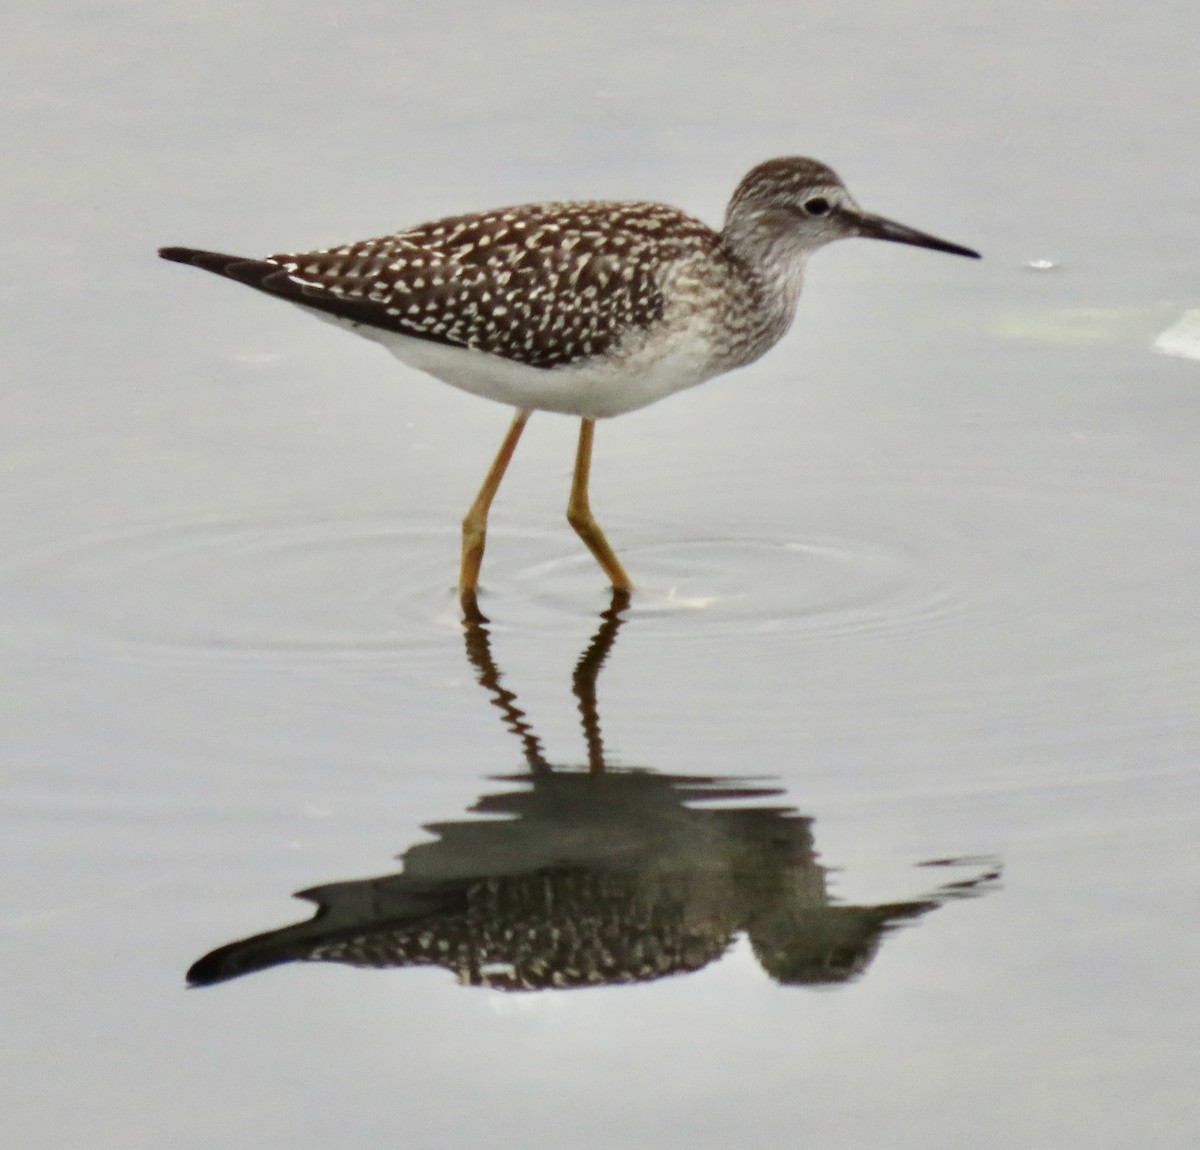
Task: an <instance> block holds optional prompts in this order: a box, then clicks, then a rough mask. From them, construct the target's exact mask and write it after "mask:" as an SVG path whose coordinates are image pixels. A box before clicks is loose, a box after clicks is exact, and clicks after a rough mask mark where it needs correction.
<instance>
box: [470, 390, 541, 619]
mask: <svg viewBox="0 0 1200 1150" xmlns="http://www.w3.org/2000/svg"><path fill="white" fill-rule="evenodd" d="M528 419H529V412H527V411H518V412H517V414H516V415H515V416H513V421H512V423H511V424H510V425H509V428H508V434H507V435H506V436H505V437H504V442H503V443H502V444H500V450H499V451H498V452H497V453H496V458H495V460H493V462H492V467H491V470H490V471H489V472H488V473H487V478H486V479H485V480H484V481H483V486H482V487H481V488H480V489H479V494H478V495H476V496H475V502H474V503H472V504H471V510H470V511H468V512H467V514H466V517H465V518H464V519H463V534H462V566H461V567H459V571H458V589H459V591H460V592H461V593H462V594H463V595H474V593H475V588H476V587H477V586H478V585H479V568H480V566H481V565H482V563H483V545H484V543H486V542H487V517H488V509H489V508H490V507H491V506H492V500H493V499H495V497H496V490H497V488H499V486H500V480H502V479H503V478H504V472H505V471H506V470H507V468H508V461H509V460H510V459H512V456H513V452H514V451H515V450H516V447H517V440H518V439H520V438H521V432H522V431H524V430H525V424H526V422H527V421H528Z"/></svg>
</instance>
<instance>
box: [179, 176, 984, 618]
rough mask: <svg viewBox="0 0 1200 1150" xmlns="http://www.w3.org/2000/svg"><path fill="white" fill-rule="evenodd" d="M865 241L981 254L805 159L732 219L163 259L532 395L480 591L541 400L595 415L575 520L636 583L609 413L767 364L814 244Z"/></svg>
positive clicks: (447, 222) (520, 409) (509, 212)
mask: <svg viewBox="0 0 1200 1150" xmlns="http://www.w3.org/2000/svg"><path fill="white" fill-rule="evenodd" d="M851 236H866V237H868V238H870V239H877V240H891V241H894V242H896V243H902V244H912V245H914V246H916V247H924V248H932V249H934V250H936V251H942V252H950V253H952V254H954V255H960V256H970V257H972V258H975V259H977V258H978V253H977V252H974V251H972V250H971V249H970V248H965V247H961V246H960V245H958V244H952V243H948V242H947V241H945V240H940V239H937V238H936V237H935V236H931V235H927V234H926V233H924V232H919V231H916V230H915V229H913V228H908V227H905V226H904V225H902V224H897V223H894V222H892V221H891V220H887V219H884V218H883V217H881V216H876V215H871V214H870V213H868V212H864V211H863V210H862V209H861V208H860V207H859V206H858V204H857V203H856V202H855V200H854V198H853V197H852V196H851V195H850V193H849V192H848V191H847V190H846V188H845V186H844V185H843V183H842V181H841V180H840V179H839V178H838V176H837V174H836V173H835V172H834V171H833V170H832V169H831V168H828V167H826V165H824V164H822V163H819V162H818V161H816V160H810V159H806V158H803V157H786V158H782V159H775V160H768V161H766V162H765V163H762V164H759V165H758V166H757V167H756V168H754V169H752V170H751V171H750V172H749V173H748V174H747V175H746V177H745V178H744V179H743V180H742V182H741V183H740V184H739V185H738V187H737V190H736V191H735V192H734V194H733V198H732V199H731V200H730V201H729V207H728V208H727V210H726V213H725V223H724V226H723V227H722V228H721V230H720V231H715V230H714V229H712V228H710V227H708V226H707V225H706V224H704V223H701V222H700V221H699V220H697V219H694V218H692V217H691V216H689V215H686V214H685V213H684V212H681V211H679V210H678V209H676V208H672V207H668V206H666V205H663V204H655V203H643V202H629V203H620V202H604V201H598V202H581V203H537V204H523V205H520V206H518V207H511V208H498V209H496V210H494V211H490V212H479V213H475V214H472V215H465V216H451V217H448V218H446V219H442V220H436V221H434V222H433V223H428V224H422V225H420V226H419V227H415V228H412V229H410V230H408V231H403V232H397V233H395V234H393V235H388V236H381V237H379V238H377V239H371V240H362V241H360V242H358V243H352V244H344V245H342V246H341V247H335V248H323V249H321V250H319V251H313V252H304V253H295V254H284V255H275V256H268V257H267V258H266V259H246V258H243V257H241V256H230V255H222V254H220V253H217V252H210V251H201V250H196V249H194V248H179V247H170V248H162V249H161V250H160V252H159V255H161V256H162V257H163V258H164V259H168V260H174V261H176V262H178V263H189V264H194V265H195V266H197V267H200V268H203V269H205V270H206V271H211V272H216V273H217V274H219V275H223V276H227V277H228V278H229V279H233V280H238V281H239V282H241V283H244V284H249V285H250V286H251V287H254V288H257V289H259V290H260V291H264V292H267V293H268V294H270V295H276V296H280V297H281V298H283V299H286V300H288V301H290V302H291V303H295V304H298V305H300V306H301V307H304V308H306V309H307V310H309V311H312V312H313V313H314V314H316V315H318V316H321V317H322V318H325V319H331V320H334V321H336V322H338V323H341V324H344V325H346V326H348V327H350V328H351V329H352V330H354V331H356V332H357V333H358V334H359V335H363V336H366V337H367V338H369V339H373V340H376V341H377V342H379V343H381V344H383V345H384V347H386V348H387V349H388V350H389V351H391V352H392V353H393V354H394V355H395V356H397V357H398V358H399V359H401V360H402V361H403V362H405V363H407V364H409V365H411V366H412V367H416V368H420V369H421V370H422V371H426V372H428V373H429V374H430V375H433V376H436V377H437V378H438V379H441V380H444V381H445V382H446V383H449V384H453V385H454V386H455V387H459V388H462V389H463V390H465V391H469V392H472V393H474V394H475V395H482V396H485V397H487V398H488V399H494V400H497V401H499V402H500V403H504V404H507V405H509V406H510V407H514V408H516V414H515V416H514V418H513V421H512V424H511V425H510V427H509V429H508V433H507V435H506V436H505V437H504V442H503V443H502V444H501V446H500V451H499V453H498V454H497V455H496V458H495V460H494V462H493V463H492V466H491V469H490V470H489V472H488V474H487V478H486V479H485V480H484V483H483V486H482V487H481V488H480V490H479V494H478V496H477V497H476V499H475V502H474V503H473V504H472V505H471V508H470V510H469V511H468V512H467V515H466V518H465V519H464V520H463V538H462V562H461V567H460V571H459V588H460V591H461V592H462V593H463V594H464V595H469V594H472V593H473V592H474V591H475V588H476V586H477V584H478V581H479V569H480V565H481V563H482V561H483V549H484V542H485V537H486V531H487V517H488V510H489V508H490V507H491V503H492V499H493V498H494V496H495V494H496V491H497V489H498V487H499V486H500V481H501V479H502V478H503V477H504V472H505V469H506V468H507V467H508V463H509V460H510V459H511V458H512V454H513V451H514V449H515V448H516V445H517V440H518V439H519V438H520V435H521V432H522V430H523V429H524V427H525V423H526V421H527V420H528V418H529V416H530V413H531V412H533V411H557V412H563V413H566V414H568V415H575V416H579V417H580V418H581V419H582V425H581V427H580V432H579V445H578V449H577V452H576V457H575V474H574V479H573V481H572V484H571V494H570V499H569V501H568V503H567V519H568V520H569V521H570V523H571V526H572V527H574V529H575V530H576V532H578V534H579V536H580V538H581V539H582V540H583V541H584V543H586V544H587V546H588V548H589V549H590V550H591V552H592V554H593V555H594V556H595V557H596V559H597V561H598V562H599V563H600V566H601V567H602V568H603V569H604V572H605V574H606V575H607V576H608V577H609V579H610V580H611V581H612V585H613V587H614V588H616V589H618V590H627V589H629V588H631V587H632V584H631V582H630V579H629V576H628V575H627V574H626V573H625V569H624V568H623V567H622V566H621V563H620V561H619V560H618V559H617V556H616V554H615V553H614V552H613V549H612V548H611V547H610V546H609V544H608V541H607V540H606V539H605V537H604V533H603V532H602V531H601V530H600V527H599V525H598V524H597V523H596V520H595V519H594V518H593V516H592V512H591V507H590V504H589V499H588V475H589V472H590V468H591V456H592V438H593V433H594V430H595V421H596V420H597V419H604V418H607V417H610V416H614V415H622V414H624V413H625V412H627V411H634V410H636V409H637V408H639V407H645V406H646V405H647V404H649V403H654V402H655V401H656V400H659V399H662V398H664V397H665V396H668V395H671V394H672V393H673V392H676V391H681V390H683V389H684V388H687V387H693V386H695V385H696V384H698V383H703V382H704V381H705V380H707V379H711V378H712V377H713V376H716V375H720V374H722V373H723V372H726V371H730V370H731V369H733V368H735V367H743V366H744V365H746V364H748V363H751V362H752V361H753V360H756V359H758V358H759V356H761V355H762V354H763V353H764V352H765V351H767V349H768V348H770V347H772V346H773V345H774V344H775V343H776V342H778V340H779V339H780V338H781V337H782V336H783V334H784V333H785V332H786V331H787V329H788V327H789V326H790V325H791V322H792V317H793V315H794V314H795V310H796V301H797V299H798V297H799V295H800V288H801V285H802V282H803V275H804V267H805V264H806V262H807V260H808V257H809V256H810V255H812V253H813V252H815V251H816V250H817V249H818V248H820V247H823V246H824V245H825V244H827V243H830V242H832V241H833V240H838V239H845V238H848V237H851Z"/></svg>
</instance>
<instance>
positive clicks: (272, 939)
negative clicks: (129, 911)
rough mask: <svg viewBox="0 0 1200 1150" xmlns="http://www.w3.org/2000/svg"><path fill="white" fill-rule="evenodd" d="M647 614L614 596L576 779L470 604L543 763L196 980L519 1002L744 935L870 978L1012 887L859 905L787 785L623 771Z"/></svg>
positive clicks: (590, 655) (657, 968) (466, 623)
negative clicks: (622, 671)
mask: <svg viewBox="0 0 1200 1150" xmlns="http://www.w3.org/2000/svg"><path fill="white" fill-rule="evenodd" d="M628 603H629V599H628V595H627V594H625V593H622V592H615V593H614V595H613V600H612V603H611V605H610V606H609V607H608V609H607V610H605V611H604V612H603V613H602V615H601V617H600V625H599V628H598V629H597V631H596V633H595V634H594V635H593V637H592V639H591V641H590V643H589V644H588V646H587V647H586V648H585V650H584V652H583V653H582V655H581V656H580V658H579V660H578V662H577V663H576V666H575V669H574V673H573V677H572V687H573V691H574V695H575V698H576V700H577V702H578V706H579V712H580V716H581V719H582V724H583V735H584V741H585V744H586V747H587V765H586V766H583V767H562V766H555V765H553V764H551V763H550V762H549V761H548V760H547V759H546V756H545V754H544V751H543V747H542V744H541V741H540V739H539V738H538V735H537V733H536V731H535V730H534V729H533V727H532V726H531V725H530V723H529V721H528V719H527V717H526V715H525V712H524V711H523V710H522V709H521V708H520V706H519V705H518V701H517V696H516V695H515V694H514V693H513V692H512V691H511V690H509V689H508V688H506V687H505V686H504V685H503V675H502V673H501V671H500V669H499V667H498V666H497V664H496V662H495V659H494V657H493V654H492V649H491V637H490V634H489V630H488V622H487V620H486V619H485V618H484V617H483V615H482V614H480V612H479V611H478V609H477V607H476V606H475V603H474V600H473V599H470V598H468V599H467V600H466V601H465V602H464V614H465V618H464V620H463V635H464V641H465V644H466V651H467V657H468V658H469V659H470V661H471V664H472V666H473V667H474V669H475V672H476V675H477V677H478V680H479V683H480V684H481V685H482V686H483V687H484V688H485V689H486V690H487V691H488V693H489V695H490V696H491V702H492V703H493V705H494V706H496V707H497V708H498V709H499V710H500V712H501V713H502V715H503V716H504V720H505V725H506V726H507V727H508V729H509V730H510V731H512V732H513V734H514V735H516V736H517V738H518V739H519V740H520V742H521V745H522V749H523V752H524V759H525V767H526V769H525V770H524V771H523V772H522V773H519V774H514V775H506V776H498V777H496V778H495V780H494V781H496V782H499V783H505V784H511V786H510V788H509V789H504V790H497V791H494V792H491V793H486V794H484V795H482V796H481V797H480V799H479V800H478V802H477V803H476V804H475V805H474V806H473V807H472V808H471V811H470V813H471V814H473V815H477V816H490V817H484V818H472V819H460V820H455V821H451V822H440V823H432V824H429V825H428V826H426V827H425V829H426V830H427V831H429V832H430V833H431V834H433V835H434V836H436V837H435V841H433V842H423V843H419V844H417V845H415V846H412V847H410V848H409V849H408V850H407V851H405V852H404V853H403V854H402V855H401V856H400V859H401V862H402V864H403V870H402V872H401V873H398V874H388V875H382V876H380V877H377V878H367V879H357V880H353V881H349V882H334V883H327V884H324V885H322V886H317V887H312V888H310V889H308V890H304V891H301V892H299V893H298V895H297V897H298V898H304V899H307V900H308V901H310V902H313V903H316V905H317V911H316V914H315V915H314V916H313V917H312V918H311V919H309V920H308V921H306V922H301V923H296V924H294V925H292V926H286V927H283V928H281V929H278V930H270V931H266V932H264V933H262V934H257V935H254V936H252V937H250V938H245V939H241V940H239V941H237V942H232V943H229V944H227V945H225V946H222V947H220V948H218V949H217V950H214V951H212V952H210V953H209V954H206V955H205V956H204V957H203V958H201V959H199V960H198V961H197V962H196V963H195V964H194V965H193V966H192V967H191V969H190V970H189V971H188V975H187V978H188V982H189V983H190V984H191V985H194V986H199V985H209V984H212V983H217V982H224V981H226V980H228V979H231V978H237V977H239V976H241V975H244V974H250V973H252V972H254V971H259V970H265V969H267V968H269V967H273V966H278V965H281V964H283V963H288V962H300V961H304V962H314V961H319V962H338V963H343V964H347V965H351V966H359V967H375V968H383V967H418V966H437V967H442V968H445V969H447V970H449V971H451V972H452V973H453V974H454V975H455V976H456V977H457V979H458V981H459V982H460V983H461V984H463V985H466V986H482V987H490V988H493V989H498V990H506V991H532V990H544V989H555V988H559V989H566V988H571V987H586V986H613V985H621V984H630V983H639V982H647V981H651V980H654V979H658V978H664V977H666V976H668V975H677V974H684V973H688V972H691V971H695V970H699V969H701V968H702V967H705V966H707V965H708V964H709V963H712V962H714V961H717V960H718V959H720V958H721V956H722V955H723V954H724V953H725V952H726V951H727V950H728V949H729V947H730V945H731V944H732V942H733V941H734V940H735V939H736V938H737V937H738V936H739V935H742V934H744V935H745V936H746V937H747V938H748V939H749V942H750V945H751V947H752V949H753V952H754V954H755V956H756V957H757V959H758V962H759V963H760V964H761V966H762V968H763V969H764V970H765V971H766V973H767V974H768V975H769V976H770V977H771V978H772V979H774V980H775V981H776V982H778V983H781V984H785V985H791V986H805V985H807V986H813V985H823V984H837V983H845V982H849V981H851V980H853V979H854V978H856V977H858V976H859V975H861V974H862V973H863V972H864V971H865V970H866V969H867V967H868V966H869V965H870V963H871V961H872V959H873V958H874V956H875V954H876V952H877V951H878V949H879V946H880V944H881V942H882V940H883V939H884V938H885V937H886V936H887V934H888V932H889V931H890V930H892V929H893V928H895V927H896V926H898V925H900V924H902V923H905V922H913V921H915V920H917V919H919V918H921V917H922V916H924V915H926V914H928V913H929V912H930V911H932V910H934V909H936V908H937V907H939V906H941V905H943V904H944V903H946V902H949V901H951V900H954V899H963V898H971V897H977V896H979V895H981V894H984V893H987V892H988V891H989V890H991V889H994V888H995V886H996V885H997V884H998V880H999V866H998V864H997V863H996V862H995V861H994V860H989V859H969V860H956V859H939V860H934V862H932V863H930V864H927V865H938V866H955V865H958V864H960V863H963V864H969V865H971V866H972V868H973V872H974V873H973V874H972V876H971V877H969V878H967V879H965V880H959V881H954V882H948V883H945V884H943V885H941V886H939V887H937V888H936V889H934V890H932V891H929V892H927V893H925V894H923V895H920V896H918V897H916V898H913V899H911V900H908V901H903V902H892V903H884V904H880V905H874V906H854V905H848V904H845V903H841V902H838V901H836V900H835V899H834V898H833V897H831V895H830V894H829V891H828V888H827V882H826V875H827V871H826V868H825V867H823V866H822V865H821V864H820V863H819V862H818V861H817V852H816V849H815V846H814V840H813V819H812V818H810V817H808V816H804V815H801V814H799V813H798V812H797V811H796V810H795V809H794V808H791V807H787V806H777V805H771V804H770V800H772V799H774V798H778V797H779V796H780V795H781V794H782V793H783V792H782V791H781V790H780V789H779V788H777V787H772V786H770V785H764V780H761V779H753V778H745V777H743V778H738V777H734V776H711V775H687V774H669V773H665V772H659V771H654V770H650V769H643V768H614V767H611V766H609V765H608V764H606V762H605V752H604V743H603V739H602V736H601V730H600V717H599V712H598V709H597V705H596V681H597V677H598V675H599V673H600V670H601V668H602V667H603V665H604V662H605V660H606V659H607V658H608V656H609V654H610V653H611V651H612V649H613V646H614V644H615V642H616V639H617V635H618V633H619V631H620V629H621V627H622V625H623V623H624V616H625V612H626V610H627V608H628ZM699 804H702V805H699ZM497 816H502V817H497Z"/></svg>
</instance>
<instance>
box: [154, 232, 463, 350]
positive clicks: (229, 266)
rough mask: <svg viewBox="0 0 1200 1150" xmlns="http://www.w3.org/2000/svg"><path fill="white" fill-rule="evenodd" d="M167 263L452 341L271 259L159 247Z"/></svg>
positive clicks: (362, 319)
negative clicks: (301, 278) (406, 324)
mask: <svg viewBox="0 0 1200 1150" xmlns="http://www.w3.org/2000/svg"><path fill="white" fill-rule="evenodd" d="M158 254H159V255H160V256H162V258H163V259H164V260H171V261H172V262H174V263H177V264H191V265H192V266H193V267H198V268H203V269H204V271H206V272H213V273H214V274H215V275H219V276H224V277H225V278H226V279H231V280H236V281H237V282H238V283H243V284H247V285H249V286H250V287H252V288H257V289H258V290H259V291H262V292H266V293H267V294H268V295H273V296H277V297H278V298H279V299H286V300H290V301H291V302H292V303H298V304H302V305H303V306H305V307H309V308H313V309H314V310H316V311H323V312H328V313H329V314H330V315H335V316H337V317H338V318H340V319H346V320H350V321H351V322H352V323H356V324H368V325H370V326H371V327H378V328H384V329H386V330H391V331H400V332H403V333H404V334H405V335H411V336H415V337H417V338H419V339H432V340H435V341H437V342H448V341H446V340H443V339H442V338H441V337H440V336H436V335H429V334H427V333H425V332H421V331H412V330H409V329H407V328H404V327H401V326H400V325H399V324H398V322H397V321H396V320H395V319H394V318H393V317H392V316H390V315H388V313H387V312H386V310H385V309H384V306H383V304H381V303H375V302H374V301H371V300H364V299H346V298H345V297H344V296H341V295H335V294H334V293H332V292H328V291H325V290H324V289H323V288H320V287H317V286H316V284H306V283H301V282H300V281H298V280H294V279H292V278H291V277H290V276H289V275H288V273H287V272H286V271H284V269H283V268H281V267H280V266H279V265H278V264H276V263H272V262H271V261H270V260H256V259H248V258H247V257H245V256H229V255H225V254H223V253H222V252H206V251H204V250H203V249H202V248H159V249H158Z"/></svg>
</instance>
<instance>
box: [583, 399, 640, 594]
mask: <svg viewBox="0 0 1200 1150" xmlns="http://www.w3.org/2000/svg"><path fill="white" fill-rule="evenodd" d="M595 429H596V421H595V420H594V419H585V420H584V421H583V423H582V425H581V426H580V428H579V450H578V452H576V455H575V478H574V480H573V481H572V483H571V500H570V502H569V503H568V504H567V522H568V523H570V524H571V526H572V527H574V528H575V531H576V533H577V534H578V535H579V538H580V539H582V540H583V541H584V543H586V544H587V546H588V550H589V551H590V552H591V553H592V554H593V555H595V557H596V562H597V563H599V564H600V566H601V567H603V568H604V573H605V575H607V576H608V577H609V579H610V580H611V581H612V585H613V590H615V591H630V590H632V589H633V584H632V583H631V582H630V581H629V576H628V575H626V574H625V568H624V567H622V566H621V561H620V560H619V559H618V558H617V556H616V554H615V553H614V552H613V549H612V548H611V547H610V546H609V545H608V540H607V539H605V538H604V532H603V531H601V530H600V525H599V524H598V523H597V522H596V520H595V519H593V518H592V509H591V506H590V505H589V503H588V474H589V472H590V471H591V469H592V434H593V432H594V431H595Z"/></svg>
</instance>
